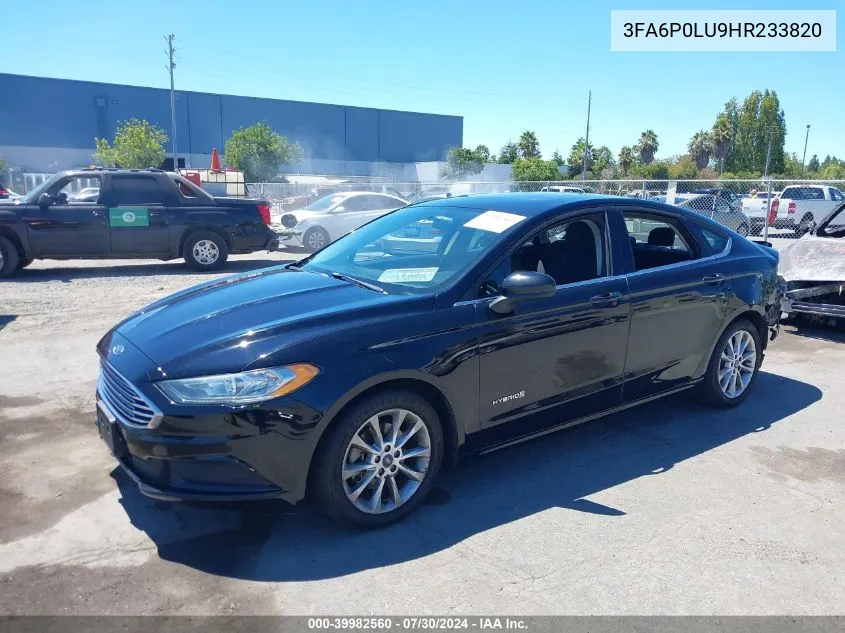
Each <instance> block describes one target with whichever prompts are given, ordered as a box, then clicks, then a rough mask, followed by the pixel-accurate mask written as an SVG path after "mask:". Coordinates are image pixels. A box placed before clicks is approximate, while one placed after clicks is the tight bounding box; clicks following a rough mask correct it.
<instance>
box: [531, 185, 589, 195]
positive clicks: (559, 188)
mask: <svg viewBox="0 0 845 633" xmlns="http://www.w3.org/2000/svg"><path fill="white" fill-rule="evenodd" d="M540 191H557V192H558V193H587V192H586V190H584V189H582V188H581V187H563V186H560V185H551V186H549V187H543V188H542V189H540Z"/></svg>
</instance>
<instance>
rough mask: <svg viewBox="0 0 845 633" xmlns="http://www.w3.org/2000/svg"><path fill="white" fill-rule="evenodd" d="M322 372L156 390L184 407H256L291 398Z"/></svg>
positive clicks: (206, 379) (173, 383)
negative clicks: (294, 392)
mask: <svg viewBox="0 0 845 633" xmlns="http://www.w3.org/2000/svg"><path fill="white" fill-rule="evenodd" d="M318 373H320V370H319V369H317V368H316V367H314V366H313V365H309V364H307V363H297V364H295V365H286V366H285V367H274V368H271V369H256V370H253V371H245V372H241V373H238V374H219V375H216V376H198V377H196V378H182V379H180V380H164V381H161V382H158V383H156V387H158V388H159V390H160V391H161V392H162V393H163V394H164V395H166V396H167V397H168V398H170V399H171V400H172V401H173V402H179V403H182V404H234V405H237V404H252V403H255V402H264V401H265V400H271V399H273V398H278V397H279V396H284V395H286V394H289V393H290V392H292V391H295V390H296V389H299V388H300V387H302V386H303V385H305V384H307V383H309V382H311V381H312V380H313V379H314V378H315V377H316V376H317V374H318Z"/></svg>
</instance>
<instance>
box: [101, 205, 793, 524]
mask: <svg viewBox="0 0 845 633" xmlns="http://www.w3.org/2000/svg"><path fill="white" fill-rule="evenodd" d="M421 222H430V223H431V224H432V225H433V226H434V227H435V228H436V230H437V231H438V235H439V238H440V239H439V240H438V243H437V246H436V248H434V249H431V250H430V251H426V252H419V251H416V252H415V251H407V252H398V253H397V252H393V253H386V252H384V250H381V249H380V245H381V244H383V243H384V242H385V240H386V238H389V237H390V236H395V235H399V236H402V235H405V232H406V229H407V227H409V226H415V225H418V224H419V223H421ZM634 225H636V226H638V227H643V226H648V227H649V229H648V232H647V233H644V234H643V233H637V232H634V231H633V230H632V227H633V226H634ZM777 265H778V255H777V253H776V252H775V251H773V250H771V249H768V248H766V247H763V246H759V245H757V244H753V243H751V242H749V241H747V240H746V239H744V238H742V237H740V236H739V235H737V234H736V233H734V232H732V231H731V230H730V229H727V228H726V227H724V226H722V225H720V224H718V223H716V222H714V221H712V220H710V219H708V218H706V217H702V216H701V215H700V214H697V213H693V212H690V211H685V210H683V209H678V208H677V207H673V206H667V205H663V204H658V203H654V202H649V201H643V200H635V199H630V198H613V197H609V196H592V195H572V196H560V195H559V194H556V193H525V194H505V195H489V196H486V195H479V196H467V197H459V198H458V197H456V198H451V199H443V200H436V201H432V202H426V203H422V204H416V205H409V206H407V207H404V208H402V209H399V210H397V211H394V212H392V213H390V214H388V215H385V216H382V217H380V218H379V219H377V220H374V221H372V222H370V223H369V224H366V225H365V226H363V227H361V228H360V229H358V230H356V231H355V232H353V233H350V234H349V235H347V236H346V237H343V238H341V239H340V240H338V241H336V242H334V243H332V244H330V245H329V246H327V247H326V248H324V249H323V250H321V251H319V252H317V253H314V254H313V255H311V256H309V257H307V258H305V259H303V260H301V261H299V262H296V263H294V264H288V265H287V266H278V267H272V268H268V269H264V270H261V271H258V272H252V273H246V274H241V275H235V276H232V277H226V278H222V279H218V280H214V281H210V282H208V283H205V284H202V285H199V286H197V287H194V288H190V289H187V290H183V291H181V292H179V293H177V294H175V295H172V296H169V297H166V298H164V299H162V300H160V301H157V302H156V303H153V304H152V305H149V306H147V307H146V308H144V309H142V310H140V311H138V312H136V313H134V314H132V315H130V316H129V317H128V318H127V319H125V320H124V321H123V322H122V323H120V324H119V325H117V326H116V327H115V328H114V329H112V330H111V331H110V332H109V333H108V334H107V335H106V336H105V337H104V338H103V339H102V340H101V341H100V343H99V344H98V351H99V354H100V357H101V373H100V378H99V381H98V386H97V425H98V427H99V432H100V434H101V436H102V437H103V439H105V440H106V442H107V443H108V445H109V446H110V448H111V450H112V452H113V453H114V455H115V456H116V457H117V459H118V460H119V461H120V463H121V465H122V466H123V468H124V469H125V470H126V471H127V472H128V473H129V475H130V476H131V477H132V478H133V479H135V481H136V482H137V483H138V485H139V486H140V489H141V491H142V492H143V493H145V494H148V495H150V496H153V497H157V498H160V499H168V500H177V499H206V500H207V499H218V500H223V499H226V500H232V499H256V498H282V499H285V500H287V501H288V502H292V503H295V502H297V501H299V500H301V499H303V498H304V497H305V496H306V494H308V495H310V496H311V497H314V498H316V499H317V500H318V501H319V502H320V503H321V504H322V506H323V507H324V508H325V510H326V511H327V512H328V514H329V515H331V516H332V517H334V518H335V519H337V520H339V521H341V522H344V523H348V524H355V525H363V526H380V525H384V524H387V523H390V522H391V521H394V520H396V519H398V518H400V517H402V516H404V515H406V514H407V513H409V512H411V511H412V510H413V509H414V508H415V507H417V506H418V505H419V503H420V502H421V501H422V499H423V497H424V496H425V494H426V492H427V491H428V490H429V489H430V488H431V486H432V484H433V482H434V480H435V479H436V477H437V474H438V471H439V470H440V468H441V466H442V465H444V464H453V463H454V462H455V461H456V460H457V459H458V458H460V457H462V456H464V455H467V454H471V453H477V452H480V451H489V450H491V449H493V448H501V447H504V446H506V445H508V444H512V443H514V442H515V441H522V440H526V439H529V438H532V437H537V436H538V435H542V434H545V433H548V432H550V431H553V430H557V429H562V428H564V427H568V426H572V425H574V424H577V423H579V422H583V421H586V420H588V419H593V418H596V417H598V416H601V415H606V414H609V413H612V412H615V411H619V410H620V409H624V408H627V407H630V406H632V405H635V404H638V403H641V402H645V401H648V400H651V399H653V398H656V397H660V396H664V395H668V394H672V393H676V392H679V391H683V390H687V389H692V390H695V391H696V392H697V393H698V394H699V395H700V397H701V398H702V399H703V400H705V401H706V402H709V403H711V404H713V405H715V406H720V407H732V406H735V405H738V404H739V403H741V402H742V401H743V400H744V399H745V398H746V396H747V395H748V393H749V391H750V389H751V388H752V387H753V385H754V380H755V377H756V375H757V371H758V369H759V367H760V363H761V361H762V359H763V351H764V349H765V348H766V345H767V341H768V340H769V338H770V336H774V334H775V333H776V332H777V323H778V322H777V319H778V315H779V299H780V297H779V288H780V286H779V284H778V278H777ZM502 467H503V468H507V465H506V462H504V463H503V466H502Z"/></svg>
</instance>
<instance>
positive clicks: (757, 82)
mask: <svg viewBox="0 0 845 633" xmlns="http://www.w3.org/2000/svg"><path fill="white" fill-rule="evenodd" d="M612 8H616V9H720V8H724V9H727V8H734V9H757V8H760V9H762V8H767V9H794V8H803V9H836V8H840V9H843V10H841V11H839V14H838V15H837V19H838V20H837V21H838V25H837V26H838V30H839V31H840V32H842V31H843V29H842V26H843V15H845V5H843V4H842V3H841V0H837V1H832V0H827V1H822V2H806V3H797V2H795V0H792V2H785V1H782V0H766V1H765V2H761V1H759V0H746V1H745V2H744V3H742V4H737V3H736V2H735V1H733V2H725V1H722V0H708V1H707V2H703V1H702V2H689V1H688V0H675V1H674V2H665V1H647V0H642V1H641V2H636V3H632V2H625V1H623V0H617V1H616V2H613V3H609V2H605V1H603V0H590V2H572V1H566V0H537V1H533V2H532V1H528V2H497V1H495V0H488V1H487V2H479V1H476V0H452V1H451V2H446V1H441V0H429V1H428V2H425V3H422V2H414V3H411V2H402V1H401V0H398V1H397V0H392V1H389V2H388V1H382V0H371V1H368V2H355V3H352V2H345V1H341V0H335V1H334V2H325V1H321V0H308V1H307V2H303V1H301V0H300V1H296V2H293V1H289V0H277V1H273V0H264V1H262V2H256V1H252V2H249V1H245V0H240V1H236V0H232V1H230V2H222V1H218V0H205V1H204V2H201V3H198V2H173V1H172V0H170V1H168V2H161V1H159V0H148V1H146V2H143V3H137V2H115V1H114V0H111V1H110V2H101V1H86V2H82V3H73V2H65V1H61V0H36V2H34V3H25V2H10V1H9V2H4V3H3V11H2V14H3V24H4V25H5V27H4V30H3V37H2V38H0V71H2V72H9V73H18V74H25V75H39V76H49V77H61V78H70V79H85V80H92V81H105V82H113V83H128V84H135V85H143V86H156V87H168V86H169V80H168V75H167V71H166V69H165V64H166V59H165V54H164V50H165V47H166V45H165V42H164V39H163V35H164V34H166V33H168V32H172V33H175V34H176V47H177V67H176V85H177V89H184V90H196V91H207V92H222V93H228V94H240V95H251V96H260V97H271V98H280V99H294V100H300V101H319V102H325V103H340V104H347V105H359V106H372V107H381V108H391V109H399V110H413V111H422V112H437V113H443V114H458V115H462V116H463V117H464V143H465V145H469V146H475V145H476V144H478V143H484V144H486V145H488V146H489V147H490V149H491V150H492V151H494V152H498V150H499V148H500V147H501V146H502V145H503V144H504V143H505V142H507V141H508V140H509V139H516V138H517V137H518V136H519V134H520V132H522V131H523V130H525V129H533V130H534V131H535V132H536V133H537V136H538V138H539V140H540V146H541V150H542V151H543V153H544V155H546V156H550V155H551V153H552V152H553V151H554V150H555V149H559V150H560V151H561V153H562V154H564V156H566V155H567V154H568V152H569V148H570V146H571V145H572V144H573V143H574V142H575V141H576V140H577V138H578V137H579V136H582V135H583V134H584V128H585V118H586V101H587V91H588V90H592V93H593V106H592V123H591V130H590V138H591V141H593V142H594V143H595V144H597V145H603V144H604V145H608V146H609V147H610V148H611V149H612V150H613V151H614V152H617V151H618V149H619V147H620V146H621V145H624V144H630V143H633V142H634V141H635V140H636V139H637V138H638V136H639V133H640V132H641V131H642V130H644V129H646V128H652V129H654V130H655V131H656V132H657V134H658V137H659V140H660V151H659V155H660V156H668V155H671V154H677V153H681V152H683V151H685V148H686V144H687V141H688V140H689V137H690V136H691V135H692V134H693V133H694V132H695V131H696V130H698V129H701V128H709V127H710V125H711V124H712V122H713V119H714V118H715V116H716V114H717V112H718V111H719V110H720V109H721V108H722V106H723V105H724V103H725V101H727V100H728V99H729V98H730V97H733V96H735V97H737V98H739V99H742V98H743V97H745V96H746V95H747V94H748V93H749V92H750V91H751V90H754V89H761V90H762V89H765V88H770V89H775V90H777V92H778V95H779V96H780V99H781V105H782V107H783V108H784V110H785V112H786V121H787V128H788V134H787V141H786V149H787V151H795V152H797V153H798V154H799V156H800V154H801V152H802V150H803V144H804V132H805V128H806V125H807V124H808V123H809V124H811V125H812V129H811V132H810V140H809V147H808V152H807V154H808V157H809V156H810V155H811V154H813V153H818V154H819V155H820V156H822V157H823V156H824V155H825V154H828V153H830V154H836V155H838V156H840V157H845V124H843V112H845V107H843V103H845V98H844V97H845V72H843V69H845V44H843V43H842V38H841V37H840V38H839V47H838V48H839V50H838V51H837V52H835V53H808V52H801V53H692V52H690V53H677V52H676V53H618V52H617V53H614V52H611V51H610V35H609V28H610V10H611V9H612Z"/></svg>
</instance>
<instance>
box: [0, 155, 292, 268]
mask: <svg viewBox="0 0 845 633" xmlns="http://www.w3.org/2000/svg"><path fill="white" fill-rule="evenodd" d="M80 180H98V181H99V183H100V185H99V195H98V196H97V200H95V201H89V200H74V199H71V198H70V197H69V196H68V192H69V191H73V190H74V189H76V187H77V185H78V184H79V181H80ZM269 224H270V206H269V205H268V203H267V202H266V201H264V200H250V199H246V198H214V197H212V196H210V195H208V193H206V192H205V191H203V190H202V189H200V188H199V187H197V186H196V185H194V184H193V183H192V182H190V181H188V180H186V179H185V178H183V177H182V176H180V175H178V174H175V173H169V172H164V171H160V170H157V169H150V170H120V169H84V170H78V171H64V172H61V173H58V174H56V175H55V176H53V177H52V178H50V179H49V180H47V181H46V182H44V183H43V184H41V185H40V186H39V187H37V188H36V189H34V190H33V191H32V192H31V193H29V194H27V196H26V197H25V198H24V199H23V200H21V201H19V202H18V203H17V204H14V205H10V204H4V205H2V207H0V277H8V276H9V275H12V274H14V273H15V272H16V271H17V270H20V269H21V268H24V267H26V266H28V265H29V264H30V263H32V261H33V260H35V259H109V258H132V259H160V260H170V259H176V258H179V257H184V258H185V261H186V262H187V263H188V265H190V266H191V267H192V268H194V269H196V270H216V269H218V268H220V267H221V266H222V265H223V264H225V262H226V259H227V258H228V256H229V254H233V253H252V252H255V251H260V250H265V249H266V250H273V249H275V248H276V246H277V245H278V236H277V235H276V234H275V233H274V232H273V231H272V230H271V229H270V228H269Z"/></svg>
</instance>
